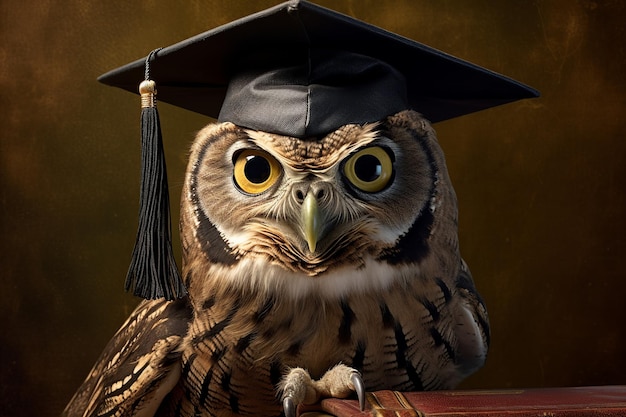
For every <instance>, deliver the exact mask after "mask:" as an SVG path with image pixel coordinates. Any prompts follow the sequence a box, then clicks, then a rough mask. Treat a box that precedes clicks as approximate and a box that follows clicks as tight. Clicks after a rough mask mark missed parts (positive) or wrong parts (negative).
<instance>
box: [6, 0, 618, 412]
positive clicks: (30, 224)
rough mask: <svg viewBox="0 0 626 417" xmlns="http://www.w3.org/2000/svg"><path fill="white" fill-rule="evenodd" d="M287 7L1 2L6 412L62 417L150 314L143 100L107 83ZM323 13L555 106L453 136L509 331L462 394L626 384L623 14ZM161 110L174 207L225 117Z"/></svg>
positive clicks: (469, 217) (416, 4)
mask: <svg viewBox="0 0 626 417" xmlns="http://www.w3.org/2000/svg"><path fill="white" fill-rule="evenodd" d="M277 2H278V1H277V0H255V1H243V0H241V1H232V0H212V1H202V2H201V1H185V2H163V1H95V0H63V1H61V0H25V1H18V0H4V1H2V2H0V39H1V41H0V109H1V111H0V126H1V129H0V207H1V223H0V231H1V233H2V243H1V247H0V253H1V255H0V259H1V264H0V271H1V272H0V285H1V289H0V317H1V320H2V325H1V326H2V327H1V332H0V372H1V376H0V410H2V411H1V414H2V415H3V416H55V415H58V414H59V413H60V411H61V410H62V408H63V407H64V405H65V403H66V402H67V400H68V399H69V398H70V396H71V395H72V393H73V392H74V390H75V389H76V388H77V387H78V385H79V384H80V383H81V381H82V379H83V378H84V377H85V375H86V374H87V372H88V371H89V369H90V367H91V365H92V364H93V363H94V361H95V360H96V358H97V357H98V355H99V353H100V351H101V349H102V348H103V347H104V345H105V343H106V342H107V341H108V339H109V338H110V337H111V335H112V334H113V333H114V332H115V330H116V329H117V328H118V327H119V325H120V324H121V323H122V322H123V320H124V318H125V316H126V315H127V314H129V312H130V311H131V310H132V308H133V306H134V305H135V304H136V303H137V300H136V299H134V298H133V297H131V296H129V295H127V294H125V293H124V292H123V289H122V287H123V281H124V276H125V273H126V268H127V264H128V261H129V257H130V253H131V250H132V245H133V240H134V235H135V230H136V229H135V228H136V213H137V207H138V198H139V197H138V176H139V175H138V174H139V158H140V155H139V138H138V136H139V133H138V122H139V108H138V106H139V103H138V98H137V97H136V96H134V95H132V94H129V93H126V92H123V91H121V90H116V89H112V88H108V87H104V86H102V85H99V84H98V83H97V82H96V81H95V80H96V77H97V76H98V75H99V74H101V73H103V72H105V71H107V70H109V69H112V68H114V67H117V66H119V65H122V64H125V63H127V62H129V61H131V60H134V59H137V58H141V57H142V56H145V55H146V54H147V53H148V52H149V51H150V50H151V49H153V48H155V47H158V46H167V45H169V44H171V43H174V42H177V41H179V40H182V39H185V38H187V37H189V36H192V35H195V34H197V33H200V32H203V31H205V30H207V29H209V28H212V27H215V26H217V25H219V24H223V23H226V22H229V21H231V20H233V19H235V18H238V17H242V16H244V15H247V14H249V13H250V12H253V11H257V10H261V9H264V8H266V7H268V6H271V5H273V4H276V3H277ZM318 2H319V3H320V4H321V5H324V6H327V7H331V8H334V9H336V10H338V11H341V12H344V13H347V14H349V15H352V16H355V17H357V18H359V19H362V20H365V21H367V22H370V23H373V24H376V25H378V26H382V27H384V28H386V29H389V30H392V31H394V32H397V33H399V34H402V35H405V36H407V37H410V38H412V39H415V40H418V41H421V42H423V43H426V44H428V45H431V46H433V47H436V48H438V49H441V50H443V51H445V52H448V53H451V54H454V55H457V56H459V57H461V58H464V59H467V60H470V61H472V62H475V63H477V64H480V65H483V66H485V67H487V68H490V69H492V70H495V71H497V72H501V73H504V74H507V75H509V76H512V77H514V78H516V79H519V80H521V81H523V82H525V83H528V84H530V85H531V86H533V87H535V88H537V89H539V90H540V91H541V93H542V97H541V98H540V99H536V100H531V101H523V102H519V103H515V104H510V105H506V106H503V107H501V108H497V109H493V110H488V111H484V112H482V113H478V114H474V115H469V116H465V117H461V118H459V119H456V120H452V121H448V122H444V123H440V124H438V125H436V128H437V130H438V132H439V136H440V140H441V142H442V145H443V148H444V150H445V151H446V154H447V157H448V163H449V168H450V173H451V176H452V179H453V181H454V184H455V187H456V190H457V193H458V196H459V201H460V216H461V218H460V221H461V223H460V229H461V230H460V236H461V249H462V252H463V255H464V257H465V259H466V260H467V261H468V263H469V265H470V267H471V269H472V271H473V273H474V277H475V280H476V283H477V285H478V287H479V289H480V290H481V292H482V294H483V295H484V297H485V299H486V302H487V305H488V307H489V312H490V314H491V320H492V326H493V339H492V341H493V344H492V347H491V351H490V355H489V358H488V361H487V365H486V366H485V368H484V369H483V370H481V371H480V372H478V373H477V374H476V375H475V376H473V377H471V378H470V379H468V380H467V381H466V382H465V383H464V384H463V387H465V388H506V387H542V386H558V385H561V386H562V385H591V384H625V383H626V324H625V323H624V319H625V317H624V316H625V313H626V307H625V306H626V303H625V298H626V296H625V294H626V279H625V278H626V274H625V273H624V270H623V269H624V252H625V249H626V238H625V233H626V227H625V226H626V220H625V219H624V210H625V208H626V189H625V185H626V164H625V162H626V138H625V130H626V122H625V121H624V116H625V115H626V103H625V99H626V76H625V75H624V74H626V52H625V47H624V44H625V43H624V41H625V40H626V36H625V30H624V24H623V22H624V21H625V19H626V6H625V5H624V4H625V3H624V2H622V1H619V0H614V1H611V0H605V1H586V0H578V1H576V0H552V1H531V0H507V1H501V2H492V1H484V0H482V1H478V0H474V1H466V0H440V1H432V0H420V1H416V0H405V1H379V0H375V1H374V0H372V1H369V0H368V1H366V0H358V1H357V0H353V1H348V0H344V1H330V0H324V1H322V0H319V1H318ZM161 117H162V122H163V129H164V136H165V140H166V147H167V158H168V164H169V172H170V180H171V181H170V182H171V192H172V200H173V205H174V206H176V205H177V200H178V195H179V193H180V189H181V184H182V174H183V172H184V167H185V160H186V155H187V147H188V146H189V143H190V140H191V139H192V137H193V134H194V132H195V131H197V130H198V129H200V128H201V127H202V126H203V125H204V124H205V123H207V122H208V121H209V120H207V119H205V118H202V117H200V116H198V115H194V114H189V113H187V112H184V111H182V110H179V109H176V108H173V107H171V106H168V105H165V104H163V105H161ZM177 218H178V210H177V207H174V221H177ZM176 244H177V250H178V243H176ZM177 253H178V252H177Z"/></svg>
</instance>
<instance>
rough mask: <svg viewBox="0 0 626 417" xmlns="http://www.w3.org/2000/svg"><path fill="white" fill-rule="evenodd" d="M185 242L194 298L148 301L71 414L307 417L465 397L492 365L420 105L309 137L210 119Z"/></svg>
mask: <svg viewBox="0 0 626 417" xmlns="http://www.w3.org/2000/svg"><path fill="white" fill-rule="evenodd" d="M180 233H181V239H182V247H183V267H182V278H183V281H184V284H185V287H186V289H187V292H188V295H187V296H186V297H184V298H182V299H178V300H174V301H166V300H163V299H161V300H147V301H143V302H142V303H141V304H139V306H138V307H137V309H136V310H135V311H134V312H133V313H132V314H131V316H130V317H129V319H128V320H127V321H126V323H125V324H124V325H123V326H122V327H121V329H120V330H119V331H118V332H117V334H116V335H115V336H114V337H113V339H112V340H111V342H110V343H109V345H108V346H107V348H106V349H105V351H104V353H103V354H102V356H101V358H100V359H99V360H98V362H97V363H96V365H95V366H94V368H93V370H92V371H91V372H90V374H89V375H88V377H87V379H86V380H85V382H84V384H83V385H82V387H81V388H80V389H79V391H78V393H77V394H76V395H75V396H74V398H73V399H72V400H71V402H70V404H69V405H68V406H67V408H66V410H65V415H66V416H72V417H73V416H142V417H143V416H241V415H262V416H281V415H286V416H287V417H292V416H294V415H295V413H296V408H297V406H298V405H300V404H310V403H314V402H316V401H318V400H319V399H320V398H324V397H348V396H350V395H356V396H357V397H358V398H359V399H360V400H361V402H363V398H364V392H365V391H374V390H380V389H393V390H398V391H415V390H436V389H449V388H453V387H455V386H456V385H457V384H458V383H459V382H460V381H461V380H462V379H463V378H465V377H466V376H468V375H469V374H471V373H473V372H474V371H476V370H477V369H478V368H480V367H481V366H482V365H483V363H484V361H485V358H486V354H487V348H488V345H489V323H488V316H487V311H486V309H485V305H484V304H483V301H482V300H481V297H480V296H479V294H478V292H477V291H476V289H475V287H474V283H473V281H472V277H471V275H470V272H469V269H468V267H467V265H466V264H465V262H464V261H463V259H462V258H461V256H460V253H459V244H458V237H457V201H456V197H455V193H454V190H453V187H452V184H451V183H450V178H449V175H448V172H447V168H446V163H445V159H444V155H443V152H442V150H441V148H440V146H439V144H438V143H437V139H436V135H435V132H434V130H433V128H432V127H431V125H430V123H429V122H428V121H427V120H426V119H425V118H424V117H423V116H422V115H421V114H419V113H417V112H415V111H412V110H404V111H400V112H398V113H396V114H394V115H391V116H388V117H385V118H383V119H382V120H379V121H376V122H370V123H353V124H345V125H343V126H340V127H339V128H337V129H335V130H333V131H331V132H329V133H327V134H324V135H320V136H317V137H307V138H297V137H293V136H287V135H279V134H274V133H267V132H265V131H262V130H253V129H248V128H244V127H241V126H239V125H236V124H233V123H230V122H222V123H214V124H210V125H208V126H207V127H205V128H204V129H202V130H201V131H200V132H199V133H198V135H197V137H196V139H195V141H194V143H193V145H192V148H191V153H190V159H189V164H188V168H187V172H186V178H185V184H184V188H183V193H182V203H181V221H180Z"/></svg>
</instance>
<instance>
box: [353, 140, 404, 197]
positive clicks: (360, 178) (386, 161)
mask: <svg viewBox="0 0 626 417" xmlns="http://www.w3.org/2000/svg"><path fill="white" fill-rule="evenodd" d="M343 173H344V174H345V176H346V178H348V181H350V183H351V184H352V185H354V186H355V187H356V188H358V189H359V190H361V191H365V192H367V193H376V192H378V191H381V190H382V189H383V188H385V186H387V184H388V183H389V181H391V178H392V177H393V163H392V162H391V157H390V156H389V154H388V153H387V152H386V151H385V150H384V149H383V148H381V147H379V146H372V147H369V148H365V149H361V150H360V151H359V152H357V153H355V154H354V155H352V156H351V157H350V158H349V159H348V160H347V161H346V163H345V165H344V167H343Z"/></svg>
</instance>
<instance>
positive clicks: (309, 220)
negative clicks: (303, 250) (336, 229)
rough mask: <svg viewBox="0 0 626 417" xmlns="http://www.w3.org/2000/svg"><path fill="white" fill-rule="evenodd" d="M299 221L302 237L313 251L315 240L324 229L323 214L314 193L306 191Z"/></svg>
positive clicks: (316, 240)
mask: <svg viewBox="0 0 626 417" xmlns="http://www.w3.org/2000/svg"><path fill="white" fill-rule="evenodd" d="M300 221H301V225H302V231H303V232H304V239H305V240H306V242H307V244H308V245H309V251H310V252H311V253H314V252H315V248H316V247H317V242H318V240H319V239H320V238H321V236H322V233H323V229H324V216H323V215H322V211H321V210H320V209H319V206H318V204H317V199H316V198H315V196H314V193H312V192H309V193H307V195H306V197H305V199H304V202H303V203H302V211H301V212H300Z"/></svg>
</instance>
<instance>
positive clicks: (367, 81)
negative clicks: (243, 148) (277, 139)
mask: <svg viewBox="0 0 626 417" xmlns="http://www.w3.org/2000/svg"><path fill="white" fill-rule="evenodd" d="M142 79H143V80H144V82H143V83H142V85H141V88H140V90H141V92H140V94H141V95H142V189H141V200H140V206H141V207H140V226H139V230H138V234H137V241H136V244H135V249H134V252H133V260H132V261H131V267H130V269H129V273H128V276H127V281H126V288H127V289H130V288H132V289H133V290H134V293H135V295H139V296H142V297H144V298H160V297H165V298H167V299H173V298H178V297H181V296H184V295H185V293H186V291H185V288H184V285H183V284H182V280H181V279H180V276H179V274H178V269H177V267H176V264H175V262H174V259H173V255H172V251H171V237H170V236H171V230H170V229H171V226H170V217H169V197H168V193H167V178H166V171H165V159H164V156H163V149H162V142H161V133H160V127H159V123H158V113H157V112H156V99H155V97H156V86H155V82H156V83H158V98H159V101H163V102H167V103H170V104H173V105H175V106H178V107H182V108H185V109H188V110H191V111H194V112H198V113H201V114H204V115H206V116H209V117H212V118H215V119H217V120H218V121H229V122H232V123H235V124H236V125H239V126H242V127H245V128H249V129H255V130H263V131H266V132H271V133H276V134H281V135H288V136H295V137H300V138H305V137H307V138H314V137H319V136H321V135H324V134H326V133H329V132H331V131H333V130H335V129H337V128H338V127H340V126H342V125H345V124H349V123H366V122H374V121H378V120H381V119H383V118H384V117H386V116H389V115H392V114H395V113H397V112H398V111H401V110H405V109H413V110H416V111H418V112H420V113H421V114H423V115H424V116H425V117H426V118H427V119H429V120H430V121H431V122H433V123H435V122H439V121H443V120H447V119H451V118H453V117H457V116H461V115H465V114H468V113H472V112H476V111H479V110H483V109H487V108H490V107H494V106H498V105H501V104H505V103H509V102H513V101H516V100H520V99H523V98H532V97H537V96H538V95H539V94H538V92H537V91H536V90H534V89H532V88H530V87H528V86H526V85H524V84H522V83H520V82H517V81H515V80H513V79H511V78H508V77H505V76H502V75H500V74H497V73H494V72H492V71H489V70H487V69H485V68H482V67H479V66H477V65H474V64H471V63H469V62H467V61H463V60H461V59H458V58H456V57H453V56H451V55H448V54H445V53H443V52H440V51H438V50H435V49H433V48H430V47H428V46H426V45H423V44H420V43H418V42H415V41H412V40H410V39H407V38H404V37H401V36H399V35H396V34H394V33H391V32H388V31H385V30H383V29H380V28H378V27H375V26H372V25H369V24H366V23H364V22H361V21H359V20H356V19H353V18H351V17H349V16H346V15H343V14H340V13H337V12H334V11H332V10H329V9H326V8H323V7H320V6H317V5H314V4H312V3H309V2H306V1H297V0H294V1H288V2H285V3H282V4H279V5H277V6H275V7H272V8H269V9H267V10H264V11H261V12H258V13H255V14H252V15H250V16H247V17H244V18H242V19H239V20H236V21H234V22H231V23H228V24H226V25H223V26H220V27H218V28H215V29H212V30H209V31H207V32H204V33H202V34H200V35H197V36H194V37H192V38H190V39H187V40H184V41H182V42H179V43H177V44H175V45H172V46H169V47H166V48H162V49H158V50H155V51H153V52H151V53H150V54H149V55H148V56H147V57H146V58H143V59H140V60H137V61H135V62H132V63H130V64H128V65H125V66H122V67H120V68H117V69H115V70H113V71H110V72H108V73H106V74H104V75H102V76H101V77H100V78H99V81H101V82H103V83H105V84H108V85H111V86H115V87H120V88H123V89H125V90H128V91H131V92H137V85H138V82H139V81H141V80H142ZM152 80H154V81H152Z"/></svg>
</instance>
